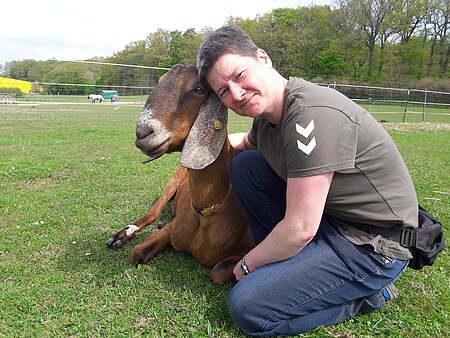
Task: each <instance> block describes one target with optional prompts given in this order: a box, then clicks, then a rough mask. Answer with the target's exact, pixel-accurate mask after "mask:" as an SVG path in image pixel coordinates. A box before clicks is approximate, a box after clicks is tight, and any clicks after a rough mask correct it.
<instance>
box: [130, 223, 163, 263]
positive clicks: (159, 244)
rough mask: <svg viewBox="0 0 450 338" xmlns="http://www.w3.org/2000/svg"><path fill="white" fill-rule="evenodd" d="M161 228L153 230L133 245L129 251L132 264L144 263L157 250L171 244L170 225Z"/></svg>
mask: <svg viewBox="0 0 450 338" xmlns="http://www.w3.org/2000/svg"><path fill="white" fill-rule="evenodd" d="M171 224H172V223H169V224H168V225H167V226H166V227H164V228H162V229H161V230H155V231H153V232H152V234H151V235H150V236H148V237H147V239H146V240H145V241H144V242H143V243H141V244H138V245H136V246H135V247H134V249H133V250H132V251H131V252H130V261H131V263H133V264H134V265H136V266H137V265H138V264H144V263H146V262H147V261H149V260H150V259H152V258H153V256H155V255H156V254H157V253H158V252H160V251H161V250H163V249H165V248H166V247H168V246H170V245H171V240H170V225H171Z"/></svg>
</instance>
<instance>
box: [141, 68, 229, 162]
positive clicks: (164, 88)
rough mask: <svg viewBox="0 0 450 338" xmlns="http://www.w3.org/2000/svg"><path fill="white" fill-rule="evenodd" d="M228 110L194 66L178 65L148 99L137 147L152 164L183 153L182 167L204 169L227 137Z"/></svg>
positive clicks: (166, 75) (216, 154) (167, 74)
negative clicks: (201, 79) (171, 154)
mask: <svg viewBox="0 0 450 338" xmlns="http://www.w3.org/2000/svg"><path fill="white" fill-rule="evenodd" d="M227 113H228V110H227V108H226V107H225V106H224V105H223V104H222V102H221V101H220V100H219V99H218V98H217V96H216V95H215V94H214V93H211V92H210V91H208V90H207V89H206V88H205V86H203V85H202V84H201V82H200V81H199V79H198V73H197V69H196V68H195V66H193V65H176V66H174V67H173V68H172V69H171V70H170V71H169V72H167V73H166V74H165V75H163V76H162V77H161V78H160V80H159V82H158V84H157V85H156V87H155V88H154V89H153V91H152V93H151V94H150V96H149V97H148V99H147V101H146V103H145V106H144V109H143V111H142V113H141V115H140V117H139V120H138V122H137V126H136V146H137V147H138V148H139V149H141V151H142V152H143V153H144V154H146V155H148V156H149V157H148V158H147V159H146V160H144V161H143V162H144V163H145V162H149V161H152V160H154V159H156V158H158V157H160V156H161V155H163V154H165V153H170V152H174V151H181V164H182V165H184V166H185V167H188V168H193V169H203V168H204V167H206V166H207V165H209V164H210V163H212V162H213V161H214V160H215V159H216V158H217V156H218V155H219V153H220V150H221V149H222V146H223V143H224V141H225V138H226V137H227V131H226V124H227Z"/></svg>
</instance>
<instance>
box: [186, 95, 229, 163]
mask: <svg viewBox="0 0 450 338" xmlns="http://www.w3.org/2000/svg"><path fill="white" fill-rule="evenodd" d="M227 122H228V109H227V107H225V105H224V104H223V103H222V102H221V101H220V99H219V98H218V97H217V96H216V95H215V94H214V93H211V94H210V95H209V98H208V100H207V101H206V102H205V103H204V104H203V106H202V107H201V108H200V111H199V113H198V116H197V118H196V120H195V121H194V124H193V126H192V128H191V131H190V132H189V135H188V137H187V138H186V141H185V143H184V146H183V150H182V151H181V165H182V166H184V167H186V168H190V169H203V168H205V167H206V166H208V165H210V164H211V163H212V162H214V161H215V160H216V158H217V157H218V156H219V154H220V151H221V150H222V146H223V144H224V142H225V139H226V137H227Z"/></svg>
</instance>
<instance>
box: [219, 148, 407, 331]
mask: <svg viewBox="0 0 450 338" xmlns="http://www.w3.org/2000/svg"><path fill="white" fill-rule="evenodd" d="M231 179H232V182H233V188H234V190H235V191H236V193H237V195H238V198H239V200H240V202H241V204H242V206H243V207H244V209H245V210H246V213H247V216H248V219H249V221H250V223H251V226H252V231H253V236H254V238H255V241H256V243H259V242H261V241H262V240H263V239H264V238H265V237H266V236H267V234H268V233H269V232H270V231H271V229H272V228H273V227H274V226H275V225H276V224H277V223H278V222H279V221H280V220H281V219H282V218H283V217H284V212H285V205H286V201H285V194H286V184H285V182H284V181H283V180H282V179H281V178H279V177H278V176H277V175H276V174H275V173H274V172H273V170H272V169H271V168H270V167H269V165H268V164H267V162H266V161H265V160H264V159H263V157H262V156H261V154H260V153H258V152H256V151H244V152H242V153H240V154H238V155H237V156H236V157H235V158H234V159H233V162H232V166H231ZM407 264H408V261H404V260H397V259H394V258H390V257H386V256H382V255H379V254H377V253H375V252H374V251H373V250H372V249H371V248H369V247H366V246H358V245H355V244H353V243H352V242H350V241H349V240H348V239H346V238H345V237H344V236H342V235H341V234H340V233H339V231H338V230H337V228H336V226H335V224H333V220H332V219H331V218H330V217H327V216H326V215H324V217H323V218H322V221H321V224H320V227H319V230H318V231H317V234H316V236H315V237H314V239H313V240H312V241H311V242H310V243H309V244H308V245H307V246H306V247H305V248H304V249H303V250H302V251H301V252H300V253H298V254H297V255H296V256H294V257H292V258H290V259H288V260H285V261H281V262H276V263H273V264H269V265H266V266H263V267H261V268H259V269H257V270H255V271H254V272H252V273H250V274H249V275H247V276H246V277H245V278H244V279H242V280H241V281H240V282H239V283H237V284H236V285H235V286H234V287H233V289H232V290H231V292H230V295H229V299H228V307H229V311H230V314H231V317H232V318H233V320H234V321H235V322H236V323H237V324H238V325H239V327H240V328H241V330H242V331H244V332H245V333H247V334H250V335H255V336H272V335H295V334H299V333H302V332H306V331H309V330H312V329H314V328H316V327H318V326H320V325H333V324H337V323H340V322H342V321H344V320H346V319H348V318H350V317H353V316H354V315H356V314H357V313H359V312H369V311H373V310H375V309H379V308H382V307H384V305H385V303H386V299H385V297H384V296H383V290H384V288H385V287H386V286H387V285H389V284H391V283H393V282H394V281H395V280H396V279H397V278H398V277H399V276H400V275H401V274H402V273H403V271H404V270H405V268H406V266H407Z"/></svg>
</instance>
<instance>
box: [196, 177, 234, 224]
mask: <svg viewBox="0 0 450 338" xmlns="http://www.w3.org/2000/svg"><path fill="white" fill-rule="evenodd" d="M231 189H232V187H231V184H230V186H229V188H228V192H227V195H226V196H225V198H224V199H223V201H224V202H225V201H226V200H227V199H228V196H230V192H231ZM191 204H192V208H193V209H194V210H195V211H197V212H198V213H199V214H200V215H202V216H204V217H209V216H211V215H214V214H217V213H218V212H219V211H220V210H221V209H222V207H223V205H224V204H225V203H216V204H213V205H211V206H209V207H206V208H200V207H198V206H196V205H195V204H194V202H192V201H191Z"/></svg>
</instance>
